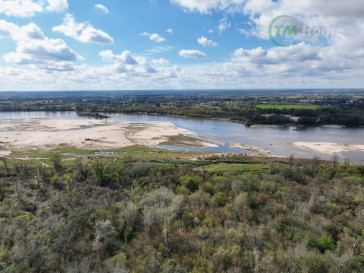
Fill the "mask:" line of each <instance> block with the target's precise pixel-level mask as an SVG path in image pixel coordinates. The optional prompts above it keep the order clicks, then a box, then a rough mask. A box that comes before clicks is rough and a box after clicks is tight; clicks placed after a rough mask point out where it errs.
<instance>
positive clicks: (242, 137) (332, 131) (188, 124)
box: [0, 112, 364, 163]
mask: <svg viewBox="0 0 364 273" xmlns="http://www.w3.org/2000/svg"><path fill="white" fill-rule="evenodd" d="M0 119H1V120H8V121H9V122H11V120H12V119H24V120H31V119H87V117H80V116H78V115H77V113H76V112H0ZM110 120H119V121H132V122H149V121H167V122H172V123H174V124H175V126H177V127H180V128H184V129H187V130H190V131H192V132H194V133H196V135H197V136H198V137H203V138H208V139H213V140H216V141H219V143H220V142H221V143H220V144H219V145H218V147H210V148H202V149H193V148H186V147H179V146H170V145H160V146H159V147H161V148H167V149H174V150H181V151H207V152H225V153H226V152H227V153H252V152H250V151H247V150H244V149H241V148H233V149H230V143H231V142H237V143H242V144H246V145H249V146H256V147H259V148H262V149H265V150H269V151H271V152H272V154H274V155H278V156H289V155H291V154H293V155H294V156H295V157H297V158H312V157H313V156H314V155H318V156H320V158H322V159H330V158H331V156H332V155H330V154H320V153H317V152H313V151H309V150H305V149H300V148H297V147H294V146H291V145H288V144H286V143H285V142H297V141H300V142H334V143H345V144H359V145H364V128H322V127H308V128H304V129H301V128H296V127H251V128H247V127H245V126H244V125H243V124H241V123H236V122H231V121H224V120H206V119H191V118H179V117H168V116H154V115H138V114H118V115H112V116H111V118H110ZM0 131H1V128H0ZM223 143H224V145H223ZM340 158H341V159H344V158H350V161H351V162H355V163H364V152H362V151H348V152H342V153H341V154H340Z"/></svg>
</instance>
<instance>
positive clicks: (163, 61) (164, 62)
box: [152, 58, 169, 65]
mask: <svg viewBox="0 0 364 273" xmlns="http://www.w3.org/2000/svg"><path fill="white" fill-rule="evenodd" d="M152 63H153V64H155V65H169V61H168V60H166V59H163V58H159V59H153V60H152Z"/></svg>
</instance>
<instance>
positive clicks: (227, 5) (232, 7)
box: [170, 0, 245, 14]
mask: <svg viewBox="0 0 364 273" xmlns="http://www.w3.org/2000/svg"><path fill="white" fill-rule="evenodd" d="M170 1H171V3H173V4H177V5H180V6H181V7H183V8H184V9H185V10H186V11H189V12H194V11H196V12H200V13H203V14H206V13H209V12H210V11H212V10H224V11H229V12H236V11H239V10H241V8H242V4H243V3H244V2H245V0H170Z"/></svg>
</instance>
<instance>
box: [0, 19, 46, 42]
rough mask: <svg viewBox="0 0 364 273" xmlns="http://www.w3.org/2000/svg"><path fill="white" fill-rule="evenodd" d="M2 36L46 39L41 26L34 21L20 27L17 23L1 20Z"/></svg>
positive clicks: (23, 39) (24, 39) (19, 38)
mask: <svg viewBox="0 0 364 273" xmlns="http://www.w3.org/2000/svg"><path fill="white" fill-rule="evenodd" d="M0 38H11V39H13V40H15V41H27V40H32V39H44V34H43V32H42V31H41V30H40V28H39V27H38V26H37V25H35V24H33V23H30V24H28V25H25V26H23V27H19V26H18V25H16V24H13V23H10V22H7V21H5V20H0Z"/></svg>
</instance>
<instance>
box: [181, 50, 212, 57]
mask: <svg viewBox="0 0 364 273" xmlns="http://www.w3.org/2000/svg"><path fill="white" fill-rule="evenodd" d="M179 55H180V56H181V57H183V58H186V59H187V58H192V59H202V58H206V53H204V52H202V51H199V50H186V49H182V50H181V51H180V52H179Z"/></svg>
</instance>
